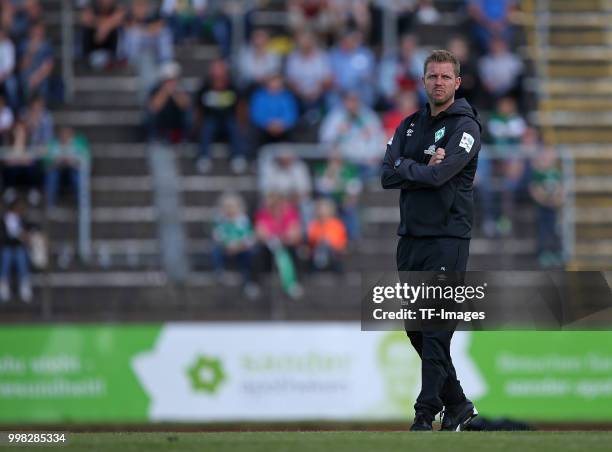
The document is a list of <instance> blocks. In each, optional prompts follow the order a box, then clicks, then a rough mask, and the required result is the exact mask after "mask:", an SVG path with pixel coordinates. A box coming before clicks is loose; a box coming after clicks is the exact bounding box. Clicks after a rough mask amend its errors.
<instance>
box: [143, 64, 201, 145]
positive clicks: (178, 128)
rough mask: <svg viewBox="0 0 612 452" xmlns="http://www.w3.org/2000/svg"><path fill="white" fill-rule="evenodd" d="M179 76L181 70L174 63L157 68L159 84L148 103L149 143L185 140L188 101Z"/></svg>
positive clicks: (187, 127)
mask: <svg viewBox="0 0 612 452" xmlns="http://www.w3.org/2000/svg"><path fill="white" fill-rule="evenodd" d="M180 74H181V68H180V66H179V65H178V64H177V63H166V64H164V65H163V66H162V67H161V68H160V76H159V79H160V81H159V83H158V84H157V85H156V86H155V87H154V88H153V90H152V92H151V94H150V96H149V102H148V118H147V122H148V124H147V125H148V132H149V139H150V140H163V141H168V142H170V143H179V142H181V141H183V140H185V139H186V138H187V135H188V129H189V117H188V115H189V109H190V106H191V101H190V99H189V94H187V92H186V91H185V90H184V89H183V88H182V87H181V85H180V81H179V80H180Z"/></svg>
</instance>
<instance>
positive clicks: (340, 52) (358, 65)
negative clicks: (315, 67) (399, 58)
mask: <svg viewBox="0 0 612 452" xmlns="http://www.w3.org/2000/svg"><path fill="white" fill-rule="evenodd" d="M362 40H363V35H362V33H360V32H359V31H355V30H353V31H348V32H346V33H345V34H344V35H343V36H342V38H341V39H340V43H339V44H338V46H336V47H335V48H333V49H332V50H331V52H330V62H331V67H332V72H333V75H334V86H333V88H334V92H333V94H334V95H333V96H332V99H331V100H332V104H334V105H338V104H339V103H340V99H341V93H342V92H345V91H354V92H356V93H359V96H360V98H361V101H362V102H363V103H364V104H366V105H368V106H372V105H374V94H375V93H374V78H375V77H374V76H375V70H376V67H375V65H376V63H375V60H374V54H373V53H372V51H371V50H370V49H369V48H367V47H364V46H363V45H362Z"/></svg>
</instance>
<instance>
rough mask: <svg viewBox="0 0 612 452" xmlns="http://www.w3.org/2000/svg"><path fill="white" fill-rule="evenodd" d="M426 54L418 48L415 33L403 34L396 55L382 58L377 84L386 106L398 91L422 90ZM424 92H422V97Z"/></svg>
mask: <svg viewBox="0 0 612 452" xmlns="http://www.w3.org/2000/svg"><path fill="white" fill-rule="evenodd" d="M426 56H427V55H426V54H425V53H424V52H423V51H422V50H420V49H419V47H418V41H417V38H416V36H415V35H404V36H402V38H401V41H400V48H399V52H398V54H397V55H390V56H388V57H386V58H384V59H383V61H382V63H381V65H380V72H379V80H378V85H379V89H380V92H381V94H382V97H383V99H382V100H383V103H384V105H385V106H386V107H389V106H391V105H393V104H394V103H395V102H394V101H395V99H396V96H397V94H398V93H399V92H400V91H415V90H421V91H422V83H421V79H422V78H423V65H424V64H425V58H426ZM424 96H425V94H424V93H422V97H423V98H424Z"/></svg>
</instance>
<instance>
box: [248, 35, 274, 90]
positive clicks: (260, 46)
mask: <svg viewBox="0 0 612 452" xmlns="http://www.w3.org/2000/svg"><path fill="white" fill-rule="evenodd" d="M269 43H270V35H269V33H268V32H267V31H266V30H264V29H257V30H255V31H253V34H252V36H251V42H250V44H249V45H248V46H247V47H244V48H242V50H241V51H240V55H239V57H238V74H239V75H240V84H241V87H242V89H244V90H245V91H246V92H247V93H248V94H250V93H252V92H253V91H254V90H255V89H256V88H258V87H261V86H263V85H264V84H265V83H266V82H267V80H269V79H270V77H272V76H273V75H275V74H278V73H280V71H281V58H280V56H279V55H278V54H276V53H275V52H273V51H272V50H270V47H269Z"/></svg>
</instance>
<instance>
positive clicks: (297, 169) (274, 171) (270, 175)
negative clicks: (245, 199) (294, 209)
mask: <svg viewBox="0 0 612 452" xmlns="http://www.w3.org/2000/svg"><path fill="white" fill-rule="evenodd" d="M259 188H260V190H261V192H262V193H264V194H266V193H282V194H283V195H284V196H287V197H288V199H289V200H291V201H292V202H294V203H295V204H299V203H300V202H302V201H303V200H307V199H309V198H310V196H311V194H312V180H311V177H310V171H309V170H308V165H306V163H305V162H304V161H303V160H300V159H299V158H298V157H297V156H296V155H295V153H294V152H293V151H291V150H290V149H288V148H285V149H282V150H281V151H280V152H279V153H278V154H276V155H275V156H274V157H273V158H270V159H268V160H267V161H266V162H264V163H263V167H262V169H261V172H260V174H259Z"/></svg>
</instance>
